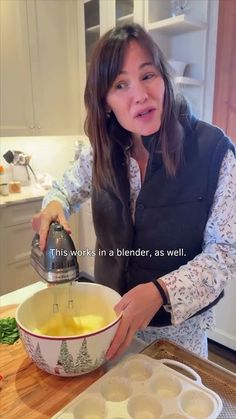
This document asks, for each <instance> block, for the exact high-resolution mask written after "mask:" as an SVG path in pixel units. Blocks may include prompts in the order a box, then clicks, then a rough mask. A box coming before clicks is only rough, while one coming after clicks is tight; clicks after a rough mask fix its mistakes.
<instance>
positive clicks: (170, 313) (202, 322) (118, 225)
mask: <svg viewBox="0 0 236 419" xmlns="http://www.w3.org/2000/svg"><path fill="white" fill-rule="evenodd" d="M85 104H86V108H87V119H86V133H87V135H88V137H89V139H90V142H91V148H88V149H86V148H85V149H84V150H83V152H82V153H81V156H80V158H79V160H78V161H76V162H75V164H74V166H73V167H72V168H71V169H70V170H69V171H68V172H66V173H65V174H64V176H63V179H62V180H61V181H60V182H55V183H54V186H53V188H52V191H51V192H49V194H48V195H47V196H46V198H45V200H44V203H43V207H44V209H43V211H42V212H41V213H40V214H39V215H37V216H36V217H35V218H34V220H33V227H34V228H35V229H36V230H37V231H39V233H40V238H41V248H44V245H45V239H46V235H47V231H48V226H49V223H50V222H51V221H52V220H58V221H59V222H60V223H61V224H62V225H64V227H65V228H66V230H67V231H70V228H69V226H68V223H67V221H66V218H67V217H68V215H69V214H70V213H71V212H72V211H76V210H77V209H78V207H79V206H80V204H81V203H82V202H84V201H85V200H86V199H88V198H89V197H91V199H92V211H93V221H94V227H95V232H96V237H97V244H96V258H95V277H96V280H97V281H98V282H100V283H103V284H105V285H108V286H110V287H112V288H115V289H116V290H118V291H119V292H120V293H121V294H122V295H123V297H122V299H121V301H120V302H119V303H118V304H117V306H116V307H115V309H116V311H117V313H119V312H121V311H123V316H122V321H121V323H120V327H119V329H118V331H117V333H116V335H115V338H114V340H113V342H112V344H111V347H110V348H109V351H108V353H107V358H108V359H110V358H113V357H114V356H117V355H119V354H120V353H121V352H123V351H124V349H125V348H126V347H127V346H128V345H129V344H130V342H131V340H132V338H133V336H134V334H135V333H136V332H137V331H139V332H138V333H139V336H140V337H142V338H143V339H144V340H146V341H147V342H149V341H151V340H153V339H158V338H163V337H164V338H167V339H171V340H174V341H175V342H177V343H179V344H182V345H183V346H184V347H185V348H187V349H190V350H192V351H194V352H196V353H198V354H199V355H202V356H207V336H206V330H207V329H208V328H210V327H212V326H213V324H214V317H213V311H212V306H213V305H215V304H216V303H217V301H218V300H219V299H220V298H221V297H222V291H223V289H224V287H225V285H226V283H227V281H228V280H229V279H230V278H231V277H232V276H233V271H234V270H235V261H236V254H235V247H234V246H235V241H236V240H235V237H236V231H235V230H236V219H235V217H236V211H235V201H236V200H235V189H236V188H235V179H236V165H235V157H234V147H233V145H232V143H231V142H230V140H229V139H227V138H226V137H225V136H224V134H223V132H222V131H221V130H219V129H218V128H216V127H213V126H211V125H209V124H206V123H204V122H201V121H199V120H197V119H196V118H195V117H194V116H193V115H192V114H191V111H190V109H189V107H188V105H187V103H186V101H184V100H183V99H182V100H180V99H177V97H176V95H175V92H174V87H173V81H172V78H171V75H170V72H169V67H168V64H167V62H166V59H165V57H164V55H163V54H162V52H161V51H160V49H159V48H158V46H157V45H156V44H155V43H154V41H153V40H152V39H151V37H150V36H149V35H148V34H147V33H146V32H145V31H144V30H143V29H142V28H141V27H140V26H139V25H136V24H132V25H124V26H123V27H119V28H115V29H113V30H111V31H109V32H108V33H106V34H105V35H104V36H103V37H102V38H101V40H100V41H99V43H98V45H97V47H96V49H95V52H94V54H93V57H92V60H91V65H90V69H89V74H88V79H87V85H86V90H85ZM101 250H103V252H101ZM101 254H103V256H100V255H101Z"/></svg>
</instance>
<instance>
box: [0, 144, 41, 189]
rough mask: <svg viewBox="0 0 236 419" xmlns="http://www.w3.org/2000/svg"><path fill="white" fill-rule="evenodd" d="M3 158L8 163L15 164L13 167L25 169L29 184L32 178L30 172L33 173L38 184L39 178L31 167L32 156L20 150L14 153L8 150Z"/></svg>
mask: <svg viewBox="0 0 236 419" xmlns="http://www.w3.org/2000/svg"><path fill="white" fill-rule="evenodd" d="M3 157H4V159H5V160H6V162H7V163H9V164H13V166H16V167H23V168H25V171H26V175H27V181H28V182H30V181H31V177H30V172H31V173H32V174H33V177H34V180H35V182H36V183H37V176H36V174H35V172H34V170H33V169H32V167H31V165H30V160H31V155H30V154H27V153H24V152H23V151H19V150H12V151H11V150H8V151H7V152H6V153H5V154H3ZM17 180H19V179H17ZM13 192H14V191H13ZM17 192H19V191H17Z"/></svg>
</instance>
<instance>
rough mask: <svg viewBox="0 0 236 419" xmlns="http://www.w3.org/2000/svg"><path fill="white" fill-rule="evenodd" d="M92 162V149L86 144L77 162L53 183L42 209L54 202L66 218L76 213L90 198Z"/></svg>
mask: <svg viewBox="0 0 236 419" xmlns="http://www.w3.org/2000/svg"><path fill="white" fill-rule="evenodd" d="M92 160H93V156H92V148H91V146H90V145H87V144H86V145H85V146H84V147H83V149H82V151H81V154H80V156H79V158H78V160H76V161H75V163H74V164H73V166H72V167H71V168H70V169H68V170H67V171H66V172H65V173H64V175H63V177H62V179H61V180H59V181H54V182H53V185H52V189H51V190H50V191H49V192H48V193H47V195H46V196H45V197H44V200H43V204H42V208H45V207H46V206H47V205H48V204H49V203H50V202H51V201H54V200H56V201H59V202H60V203H61V204H62V206H63V209H64V212H65V216H66V217H67V218H69V216H70V215H71V214H72V213H73V212H77V211H78V210H79V207H80V205H81V204H82V203H83V202H85V201H86V200H87V199H89V198H90V196H91V186H92Z"/></svg>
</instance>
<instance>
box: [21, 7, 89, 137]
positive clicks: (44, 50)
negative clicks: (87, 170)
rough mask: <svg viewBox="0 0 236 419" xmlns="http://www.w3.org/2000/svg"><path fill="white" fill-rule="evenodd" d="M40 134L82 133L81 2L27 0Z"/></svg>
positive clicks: (34, 89) (37, 131) (36, 109)
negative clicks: (79, 17)
mask: <svg viewBox="0 0 236 419" xmlns="http://www.w3.org/2000/svg"><path fill="white" fill-rule="evenodd" d="M27 10H28V16H29V19H28V22H29V38H30V53H31V61H32V78H33V95H34V107H35V128H36V135H52V134H56V135H58V134H60V135H68V134H78V133H79V132H80V126H81V124H80V113H79V99H80V90H79V77H78V75H79V62H78V48H77V44H78V42H79V39H78V33H77V13H76V11H77V3H76V2H75V1H73V0H60V1H55V0H47V1H45V0H35V1H34V2H32V1H31V0H28V1H27Z"/></svg>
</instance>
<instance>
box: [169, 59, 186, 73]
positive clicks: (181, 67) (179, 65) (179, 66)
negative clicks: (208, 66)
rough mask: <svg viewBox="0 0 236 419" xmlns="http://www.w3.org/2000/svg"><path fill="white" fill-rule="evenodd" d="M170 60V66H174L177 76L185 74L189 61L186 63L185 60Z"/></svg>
mask: <svg viewBox="0 0 236 419" xmlns="http://www.w3.org/2000/svg"><path fill="white" fill-rule="evenodd" d="M168 62H169V64H170V66H171V67H172V68H173V70H174V74H175V76H176V77H182V76H183V75H184V71H185V68H186V66H187V63H185V62H184V61H178V60H173V59H171V60H169V61H168Z"/></svg>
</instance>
